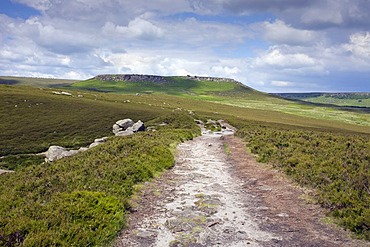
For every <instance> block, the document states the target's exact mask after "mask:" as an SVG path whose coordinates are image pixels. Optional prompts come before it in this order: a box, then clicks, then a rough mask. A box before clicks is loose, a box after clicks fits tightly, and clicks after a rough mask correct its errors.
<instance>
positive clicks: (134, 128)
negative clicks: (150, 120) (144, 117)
mask: <svg viewBox="0 0 370 247" xmlns="http://www.w3.org/2000/svg"><path fill="white" fill-rule="evenodd" d="M144 130H145V125H144V123H143V122H141V121H140V120H139V121H137V122H136V123H135V124H134V125H132V126H131V127H129V128H127V130H126V131H132V132H134V133H136V132H139V131H144Z"/></svg>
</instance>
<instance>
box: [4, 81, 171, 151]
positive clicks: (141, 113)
mask: <svg viewBox="0 0 370 247" xmlns="http://www.w3.org/2000/svg"><path fill="white" fill-rule="evenodd" d="M52 92H53V90H49V89H42V90H40V89H37V88H31V87H18V86H17V87H14V86H4V85H0V105H1V106H2V107H1V108H0V120H1V121H0V129H1V130H2V131H1V132H0V147H1V149H0V156H2V155H9V154H26V153H37V152H42V151H45V150H47V149H48V147H49V146H51V145H61V146H66V147H78V146H86V145H88V144H89V143H91V142H93V141H94V139H95V138H98V137H102V136H106V135H112V132H111V129H112V125H113V123H115V122H116V121H117V120H119V119H124V118H132V119H133V120H135V121H137V120H139V119H141V120H142V121H147V120H149V119H152V118H154V117H155V116H158V115H161V114H165V113H167V112H169V111H168V110H166V109H161V108H160V107H151V108H150V109H148V108H146V107H143V106H142V105H141V104H137V103H136V104H135V103H124V102H125V100H126V99H127V98H125V97H122V96H120V97H117V98H115V99H114V100H113V101H105V100H101V98H102V95H95V94H91V93H81V94H80V95H83V96H84V97H70V96H64V95H55V94H53V93H52ZM73 93H76V94H75V95H76V96H77V95H78V92H73Z"/></svg>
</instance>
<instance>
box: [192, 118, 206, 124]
mask: <svg viewBox="0 0 370 247" xmlns="http://www.w3.org/2000/svg"><path fill="white" fill-rule="evenodd" d="M194 121H195V123H196V124H200V125H204V123H203V121H202V120H199V119H196V120H194Z"/></svg>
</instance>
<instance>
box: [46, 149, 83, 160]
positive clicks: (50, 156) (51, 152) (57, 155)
mask: <svg viewBox="0 0 370 247" xmlns="http://www.w3.org/2000/svg"><path fill="white" fill-rule="evenodd" d="M76 153H78V151H77V150H67V149H66V148H63V147H60V146H50V147H49V149H48V151H47V152H46V155H45V156H46V159H47V160H48V161H55V160H58V159H61V158H64V157H68V156H72V155H74V154H76Z"/></svg>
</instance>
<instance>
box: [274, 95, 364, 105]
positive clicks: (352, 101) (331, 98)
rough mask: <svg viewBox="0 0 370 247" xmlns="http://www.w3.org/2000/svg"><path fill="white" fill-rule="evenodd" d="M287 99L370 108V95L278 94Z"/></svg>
mask: <svg viewBox="0 0 370 247" xmlns="http://www.w3.org/2000/svg"><path fill="white" fill-rule="evenodd" d="M274 95H277V96H280V97H283V98H286V99H293V100H302V101H307V102H312V103H320V104H332V105H338V106H357V107H370V93H366V92H361V93H360V92H358V93H319V92H316V93H277V94H274Z"/></svg>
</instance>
